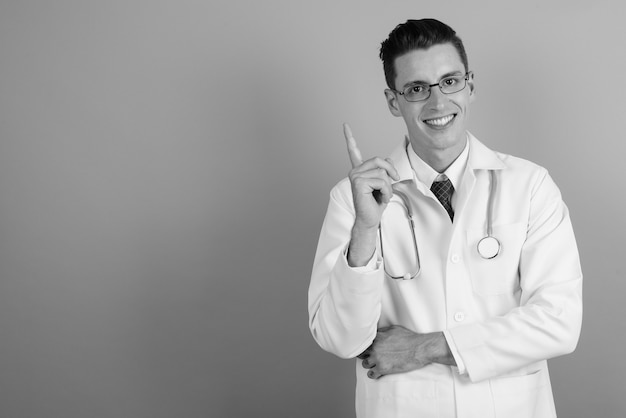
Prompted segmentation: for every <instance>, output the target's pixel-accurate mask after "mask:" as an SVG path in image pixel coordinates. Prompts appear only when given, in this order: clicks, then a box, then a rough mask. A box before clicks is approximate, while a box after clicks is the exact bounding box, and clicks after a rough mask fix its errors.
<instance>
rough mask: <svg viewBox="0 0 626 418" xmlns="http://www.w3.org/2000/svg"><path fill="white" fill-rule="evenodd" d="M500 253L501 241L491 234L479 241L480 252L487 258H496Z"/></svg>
mask: <svg viewBox="0 0 626 418" xmlns="http://www.w3.org/2000/svg"><path fill="white" fill-rule="evenodd" d="M499 253H500V241H498V240H497V239H496V238H495V237H492V236H490V235H488V236H486V237H484V238H483V239H481V240H480V241H478V254H480V256H481V257H482V258H484V259H486V260H490V259H492V258H495V257H496V256H497V255H498V254H499Z"/></svg>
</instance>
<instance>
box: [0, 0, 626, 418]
mask: <svg viewBox="0 0 626 418" xmlns="http://www.w3.org/2000/svg"><path fill="white" fill-rule="evenodd" d="M625 11H626V7H625V6H623V3H622V2H619V1H614V2H609V1H601V0H596V1H593V2H592V1H584V2H583V1H565V0H563V1H533V0H529V1H523V2H517V3H512V2H501V1H471V2H469V1H458V2H455V1H449V2H425V1H356V0H355V1H327V0H321V1H320V0H318V1H310V2H303V1H292V0H265V1H253V0H246V1H233V2H226V1H224V2H220V1H200V0H176V1H174V0H172V1H164V0H153V1H149V0H108V1H89V0H86V1H81V0H57V1H45V0H21V1H19V0H3V1H1V2H0V133H1V135H0V417H3V418H4V417H10V418H21V417H26V418H33V417H46V418H57V417H58V418H83V417H90V418H104V417H123V418H125V417H128V418H135V417H136V418H144V417H145V418H160V417H163V418H166V417H190V418H192V417H217V418H221V417H237V418H238V417H303V418H307V417H351V416H354V412H353V411H354V406H353V402H354V400H353V399H354V376H353V373H354V370H353V368H354V364H353V361H351V360H340V359H338V358H335V357H334V356H332V355H331V354H328V353H326V352H324V351H322V350H321V349H320V348H319V347H318V346H317V345H316V344H315V342H314V341H313V338H312V337H311V335H310V333H309V330H308V324H307V321H308V317H307V289H308V283H309V275H310V271H311V265H312V262H313V256H314V252H315V247H316V244H317V238H318V232H319V229H320V227H321V223H322V220H323V217H324V214H325V210H326V205H327V203H328V192H329V191H330V188H331V187H332V186H333V185H334V184H335V183H336V182H337V181H339V180H340V179H341V178H342V177H344V176H345V175H346V174H347V172H348V170H349V161H348V158H347V155H346V151H345V145H344V142H343V136H342V131H341V124H342V122H349V123H350V124H351V126H352V128H353V131H354V134H355V136H356V138H357V140H358V141H359V143H360V146H361V149H362V151H363V154H364V156H373V155H383V156H384V155H386V153H387V152H389V151H390V150H391V149H392V148H393V147H394V146H395V145H396V144H397V143H398V142H399V141H401V140H402V137H403V135H404V126H403V123H402V121H401V120H400V119H397V118H393V117H392V116H391V115H390V114H389V111H388V109H387V106H386V103H385V100H384V95H383V90H384V88H385V84H384V77H383V72H382V65H381V63H380V61H379V59H378V48H379V45H380V42H381V41H382V40H383V39H384V38H385V37H386V36H387V34H388V33H389V31H390V30H391V29H393V27H394V26H395V25H396V24H398V23H401V22H404V21H406V20H407V19H409V18H422V17H435V18H438V19H441V20H443V21H444V22H446V23H448V24H450V25H451V26H452V27H453V28H455V29H456V30H457V32H458V33H459V35H460V36H461V37H462V38H463V40H464V42H465V44H466V48H467V52H468V54H469V61H470V67H471V69H472V70H473V71H474V72H475V82H476V88H477V100H476V101H475V102H474V103H473V105H472V109H471V110H472V115H471V121H470V130H471V131H472V133H474V134H475V135H476V136H477V137H479V138H481V139H482V140H483V141H484V142H485V143H486V144H487V145H489V146H490V147H492V148H494V149H497V150H499V151H503V152H507V153H511V154H514V155H517V156H520V157H524V158H527V159H530V160H532V161H535V162H537V163H539V164H541V165H543V166H545V167H547V168H548V169H549V171H550V173H551V175H552V176H553V177H554V179H555V181H556V182H557V184H558V185H559V186H560V188H561V191H562V193H563V196H564V198H565V200H566V202H567V204H568V206H569V208H570V211H571V217H572V221H573V224H574V227H575V231H576V235H577V239H578V243H579V248H580V253H581V259H582V264H583V271H584V273H585V296H584V300H585V318H584V325H583V332H582V336H581V339H580V343H579V346H578V349H577V351H576V352H575V353H574V354H572V355H569V356H567V357H563V358H558V359H554V360H552V361H551V362H550V364H551V374H552V378H553V386H554V391H555V396H556V403H557V408H558V411H559V412H560V416H561V417H567V418H570V417H571V418H586V417H623V416H626V396H624V395H625V394H626V378H625V376H626V362H625V361H624V354H623V353H624V348H623V347H624V343H625V342H626V338H625V337H624V329H625V327H624V319H625V318H626V304H625V303H624V300H625V298H624V295H625V291H626V280H624V267H623V266H624V250H625V249H626V248H625V246H624V244H623V242H624V236H625V235H626V228H625V223H626V222H625V220H624V216H622V212H623V208H624V205H625V203H626V202H625V199H624V179H625V178H626V171H625V164H624V153H625V152H626V146H625V145H624V142H625V141H626V138H625V136H624V121H625V120H626V104H625V97H626V94H625V93H626V88H625V85H626V83H624V79H625V77H626V53H625V51H626V49H625V48H624V46H623V43H624V39H625V35H626V30H625V29H624V25H623V18H624V13H625Z"/></svg>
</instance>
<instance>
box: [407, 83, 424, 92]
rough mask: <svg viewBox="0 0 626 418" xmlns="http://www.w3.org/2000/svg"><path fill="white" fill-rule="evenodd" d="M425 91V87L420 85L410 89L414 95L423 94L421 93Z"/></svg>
mask: <svg viewBox="0 0 626 418" xmlns="http://www.w3.org/2000/svg"><path fill="white" fill-rule="evenodd" d="M423 91H424V86H421V85H419V84H416V85H415V86H411V87H410V88H409V92H410V93H413V94H415V93H421V92H423Z"/></svg>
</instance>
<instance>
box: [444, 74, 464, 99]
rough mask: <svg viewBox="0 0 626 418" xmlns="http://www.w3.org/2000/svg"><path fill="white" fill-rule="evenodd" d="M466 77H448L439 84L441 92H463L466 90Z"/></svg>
mask: <svg viewBox="0 0 626 418" xmlns="http://www.w3.org/2000/svg"><path fill="white" fill-rule="evenodd" d="M465 82H466V80H465V76H464V75H455V76H452V77H446V78H444V79H443V80H441V81H440V82H439V87H440V88H441V91H442V92H443V93H445V94H452V93H456V92H458V91H461V90H463V89H464V88H465Z"/></svg>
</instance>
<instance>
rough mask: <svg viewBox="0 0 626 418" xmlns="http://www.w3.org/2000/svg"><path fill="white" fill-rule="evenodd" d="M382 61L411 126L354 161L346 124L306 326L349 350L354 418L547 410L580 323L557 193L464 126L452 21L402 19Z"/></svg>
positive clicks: (507, 417) (463, 60)
mask: <svg viewBox="0 0 626 418" xmlns="http://www.w3.org/2000/svg"><path fill="white" fill-rule="evenodd" d="M380 56H381V59H382V61H383V66H384V70H385V76H386V80H387V84H388V87H389V88H388V89H386V90H385V97H386V100H387V104H388V106H389V110H390V111H391V113H392V114H393V115H394V116H398V117H402V118H403V119H404V122H405V124H406V126H407V131H408V135H407V137H406V139H405V141H403V142H402V143H401V144H400V146H399V147H398V148H397V149H396V151H395V152H394V153H393V154H392V155H391V158H388V159H381V158H372V159H368V160H366V161H363V159H362V157H361V154H360V152H359V150H358V147H357V145H356V142H355V140H354V138H353V137H352V134H351V132H350V129H349V127H347V126H345V127H344V129H345V136H346V140H347V144H348V153H349V157H350V161H351V163H352V166H353V168H352V171H351V172H350V175H349V177H348V178H347V179H344V180H342V181H341V182H339V183H338V184H337V185H336V186H335V187H334V188H333V190H332V191H331V194H330V203H329V206H328V212H327V214H326V218H325V221H324V224H323V226H322V231H321V235H320V240H319V244H318V249H317V254H316V257H315V261H314V266H313V272H312V277H311V284H310V288H309V319H310V321H309V325H310V329H311V332H312V334H313V336H314V338H315V340H316V341H317V343H318V344H319V345H320V346H321V347H322V348H323V349H325V350H327V351H329V352H331V353H334V354H336V355H337V356H340V357H342V358H355V357H356V358H358V359H357V362H356V372H357V390H356V409H357V416H358V417H360V418H361V417H404V416H407V417H408V416H415V417H431V416H433V417H434V416H437V417H480V418H488V417H498V418H500V417H501V418H515V417H528V418H531V417H553V416H556V413H555V408H554V401H553V397H552V390H551V385H550V379H549V376H548V368H547V362H546V360H547V359H549V358H552V357H555V356H559V355H562V354H566V353H569V352H571V351H573V350H574V348H575V347H576V344H577V341H578V336H579V333H580V326H581V320H582V272H581V268H580V262H579V257H578V251H577V248H576V242H575V239H574V233H573V231H572V227H571V222H570V219H569V215H568V211H567V208H566V206H565V204H564V203H563V201H562V199H561V195H560V192H559V190H558V188H557V186H556V185H555V184H554V182H553V181H552V179H551V178H550V176H549V175H548V173H547V171H546V170H545V169H543V168H541V167H539V166H537V165H535V164H533V163H531V162H528V161H525V160H522V159H519V158H515V157H512V156H510V155H505V154H501V153H498V152H494V151H491V150H490V149H488V148H487V147H486V146H485V145H483V144H482V143H481V142H479V141H478V140H477V139H476V138H475V137H474V136H472V135H471V134H470V133H469V132H467V131H466V122H467V118H468V111H469V105H470V103H471V102H472V101H473V99H474V88H475V87H474V78H473V73H472V72H471V71H469V68H468V63H467V57H466V54H465V50H464V47H463V44H462V42H461V40H460V39H459V37H458V36H457V35H456V33H455V32H454V31H453V30H452V29H451V28H450V27H448V26H447V25H445V24H443V23H441V22H439V21H437V20H434V19H423V20H419V21H415V20H410V21H407V22H406V23H404V24H401V25H399V26H397V27H396V28H395V29H394V30H393V31H392V32H391V33H390V34H389V38H388V39H387V40H385V41H384V42H383V43H382V46H381V51H380ZM408 213H412V220H413V222H414V224H409V222H408V220H407V216H408ZM413 237H414V242H415V245H414V243H413Z"/></svg>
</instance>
